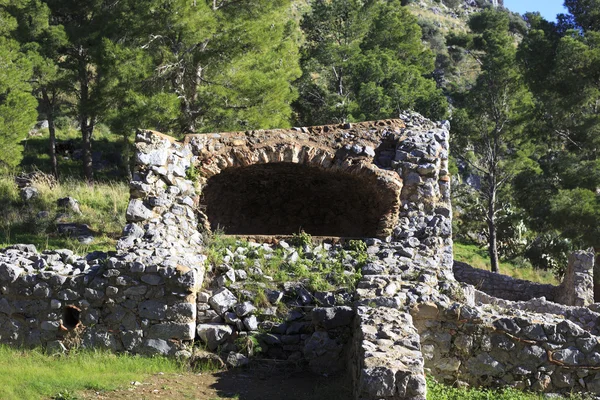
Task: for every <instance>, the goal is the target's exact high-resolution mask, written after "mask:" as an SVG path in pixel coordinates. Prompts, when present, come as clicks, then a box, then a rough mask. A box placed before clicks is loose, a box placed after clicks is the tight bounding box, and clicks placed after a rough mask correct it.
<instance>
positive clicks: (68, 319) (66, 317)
mask: <svg viewBox="0 0 600 400" xmlns="http://www.w3.org/2000/svg"><path fill="white" fill-rule="evenodd" d="M80 314H81V310H80V309H79V308H77V307H75V306H66V307H65V309H64V312H63V323H62V324H63V326H64V327H65V328H67V329H68V330H71V329H75V328H77V326H78V325H79V324H80V323H81V322H80V320H79V315H80Z"/></svg>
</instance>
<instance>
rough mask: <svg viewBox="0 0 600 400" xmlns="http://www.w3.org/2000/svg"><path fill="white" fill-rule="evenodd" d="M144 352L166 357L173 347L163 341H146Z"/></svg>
mask: <svg viewBox="0 0 600 400" xmlns="http://www.w3.org/2000/svg"><path fill="white" fill-rule="evenodd" d="M142 351H143V352H144V353H146V354H149V355H161V356H166V355H167V354H169V352H170V351H171V345H169V342H167V341H166V340H163V339H146V340H145V341H144V348H143V349H142Z"/></svg>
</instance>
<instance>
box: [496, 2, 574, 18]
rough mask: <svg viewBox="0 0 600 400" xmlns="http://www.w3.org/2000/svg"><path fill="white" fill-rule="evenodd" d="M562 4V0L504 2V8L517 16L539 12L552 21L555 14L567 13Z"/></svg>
mask: <svg viewBox="0 0 600 400" xmlns="http://www.w3.org/2000/svg"><path fill="white" fill-rule="evenodd" d="M563 2H564V0H504V7H506V8H508V9H509V10H511V11H515V12H518V13H519V14H524V13H526V12H527V11H539V12H540V14H542V16H543V17H544V18H546V19H547V20H550V21H554V20H555V19H556V14H561V13H565V14H566V12H567V11H566V9H565V8H564V7H563Z"/></svg>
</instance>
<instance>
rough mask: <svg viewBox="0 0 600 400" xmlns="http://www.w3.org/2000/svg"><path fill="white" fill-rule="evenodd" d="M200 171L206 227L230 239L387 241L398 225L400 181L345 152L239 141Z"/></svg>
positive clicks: (206, 160) (202, 160)
mask: <svg viewBox="0 0 600 400" xmlns="http://www.w3.org/2000/svg"><path fill="white" fill-rule="evenodd" d="M197 168H198V170H199V175H200V179H199V184H200V185H199V186H200V189H201V193H202V195H201V200H200V210H201V211H202V213H201V215H203V216H205V217H206V219H207V221H205V222H208V223H205V224H204V225H205V226H206V225H209V224H210V227H211V228H212V229H215V228H220V229H223V230H224V231H225V233H227V234H242V235H289V234H293V233H297V232H299V231H300V230H304V231H306V232H307V233H310V234H312V235H315V236H341V237H386V236H389V235H390V234H391V232H392V230H393V228H394V226H395V225H396V223H397V220H398V212H399V208H400V193H401V189H402V181H401V179H400V177H399V175H398V174H397V173H396V172H395V171H390V170H385V169H381V168H379V167H378V166H376V165H375V164H374V163H373V157H372V156H368V155H364V154H363V155H357V154H355V153H352V152H350V151H348V149H347V148H344V147H340V148H338V149H332V148H327V147H325V146H318V145H316V146H315V145H314V144H313V143H297V142H284V141H281V142H270V143H266V144H263V145H262V146H252V145H250V144H249V143H248V142H247V141H242V140H239V139H238V141H235V140H232V141H231V142H230V145H229V146H224V147H222V148H221V149H220V151H216V152H214V151H213V152H211V153H210V154H204V156H200V157H199V160H198V164H197Z"/></svg>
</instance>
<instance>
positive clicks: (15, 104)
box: [0, 1, 36, 169]
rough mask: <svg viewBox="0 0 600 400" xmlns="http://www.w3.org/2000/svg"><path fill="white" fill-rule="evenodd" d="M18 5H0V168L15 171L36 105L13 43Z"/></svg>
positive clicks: (28, 69)
mask: <svg viewBox="0 0 600 400" xmlns="http://www.w3.org/2000/svg"><path fill="white" fill-rule="evenodd" d="M11 6H14V7H15V8H19V7H22V4H21V2H17V1H15V2H8V1H6V2H5V1H2V2H0V21H1V24H0V25H1V26H0V65H1V67H0V148H1V149H2V152H1V153H0V167H4V168H9V169H14V168H15V167H16V166H17V165H18V164H19V162H20V161H21V154H22V151H23V147H22V146H21V144H20V142H21V140H22V139H24V138H25V137H26V136H27V133H28V132H29V129H31V128H32V127H33V124H34V122H35V120H36V109H35V108H36V102H35V98H34V97H33V96H32V95H31V86H30V84H29V82H30V80H31V76H32V73H33V67H32V64H31V61H30V60H29V59H28V57H27V55H26V54H24V53H23V52H22V51H21V49H20V46H19V43H18V42H17V41H16V40H15V39H14V34H15V31H16V30H17V28H18V24H17V20H16V19H15V18H14V16H13V15H12V14H11V13H10V11H11V9H12V7H11Z"/></svg>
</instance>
